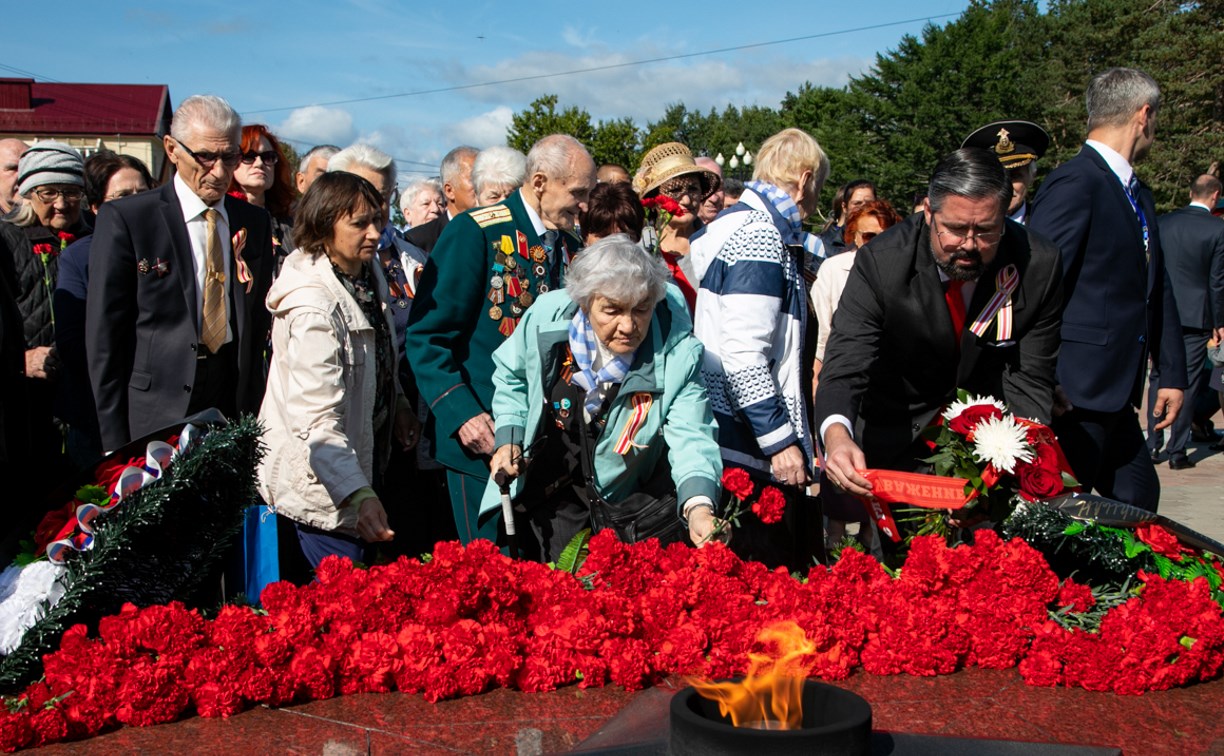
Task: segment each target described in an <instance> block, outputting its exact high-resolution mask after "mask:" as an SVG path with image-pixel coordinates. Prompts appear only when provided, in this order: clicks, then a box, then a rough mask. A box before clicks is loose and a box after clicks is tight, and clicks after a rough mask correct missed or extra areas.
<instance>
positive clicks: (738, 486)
mask: <svg viewBox="0 0 1224 756" xmlns="http://www.w3.org/2000/svg"><path fill="white" fill-rule="evenodd" d="M722 487H723V489H724V490H726V491H728V492H729V493H730V494H731V495H732V496H734V497H735V498H737V499H739V500H740V501H743V500H745V499H747V498H748V497H749V496H751V495H752V491H753V490H754V488H755V486H754V485H753V483H752V478H750V477H749V476H748V471H747V470H745V469H744V468H742V467H728V468H727V469H726V470H723V476H722Z"/></svg>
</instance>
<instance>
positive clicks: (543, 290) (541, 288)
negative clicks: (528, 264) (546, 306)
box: [536, 281, 548, 294]
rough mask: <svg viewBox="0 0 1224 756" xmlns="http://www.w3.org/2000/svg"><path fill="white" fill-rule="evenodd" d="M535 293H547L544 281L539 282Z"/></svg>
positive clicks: (546, 285)
mask: <svg viewBox="0 0 1224 756" xmlns="http://www.w3.org/2000/svg"><path fill="white" fill-rule="evenodd" d="M536 291H537V292H539V293H541V294H545V293H547V292H548V284H547V283H545V282H544V281H541V282H540V285H539V286H537V287H536Z"/></svg>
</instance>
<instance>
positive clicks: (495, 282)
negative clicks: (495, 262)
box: [489, 273, 505, 289]
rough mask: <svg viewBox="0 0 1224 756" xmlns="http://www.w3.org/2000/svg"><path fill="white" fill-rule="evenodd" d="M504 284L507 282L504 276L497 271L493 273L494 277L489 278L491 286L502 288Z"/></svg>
mask: <svg viewBox="0 0 1224 756" xmlns="http://www.w3.org/2000/svg"><path fill="white" fill-rule="evenodd" d="M504 285H505V282H504V281H503V280H502V277H501V276H499V275H497V274H496V273H495V274H493V277H492V278H490V279H489V286H492V287H493V288H494V289H500V288H501V287H502V286H504Z"/></svg>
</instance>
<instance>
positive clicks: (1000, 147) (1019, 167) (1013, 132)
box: [961, 121, 1050, 224]
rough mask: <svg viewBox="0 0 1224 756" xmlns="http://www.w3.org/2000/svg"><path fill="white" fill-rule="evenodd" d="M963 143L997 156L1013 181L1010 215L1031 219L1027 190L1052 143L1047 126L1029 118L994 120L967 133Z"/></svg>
mask: <svg viewBox="0 0 1224 756" xmlns="http://www.w3.org/2000/svg"><path fill="white" fill-rule="evenodd" d="M961 147H981V148H983V149H987V150H990V151H991V152H993V153H994V154H995V155H997V156H998V158H999V162H1000V163H1002V164H1003V167H1004V168H1006V169H1007V180H1008V181H1010V182H1011V185H1012V198H1011V203H1010V204H1009V205H1008V206H1007V217H1008V218H1010V219H1011V220H1014V221H1015V222H1017V223H1020V224H1024V223H1025V221H1026V220H1027V219H1028V191H1029V189H1030V188H1032V186H1033V181H1034V180H1035V179H1036V178H1037V161H1038V160H1040V159H1041V156H1042V155H1044V154H1045V153H1046V150H1047V149H1049V147H1050V135H1049V134H1047V133H1046V130H1045V129H1043V128H1041V127H1040V126H1038V125H1037V124H1035V123H1031V122H1029V121H995V122H994V123H988V124H986V125H985V126H983V127H982V128H980V129H978V130H977V131H975V132H973V133H972V134H970V135H969V136H968V137H966V138H965V141H964V142H963V143H961Z"/></svg>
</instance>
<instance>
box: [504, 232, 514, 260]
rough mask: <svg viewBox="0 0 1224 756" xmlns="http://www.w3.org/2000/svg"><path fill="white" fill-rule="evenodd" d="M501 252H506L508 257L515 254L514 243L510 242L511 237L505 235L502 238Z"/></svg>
mask: <svg viewBox="0 0 1224 756" xmlns="http://www.w3.org/2000/svg"><path fill="white" fill-rule="evenodd" d="M501 251H502V252H505V253H506V256H507V257H509V256H510V255H512V254H514V242H512V241H511V240H510V237H509V236H505V235H503V236H502V238H501Z"/></svg>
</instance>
